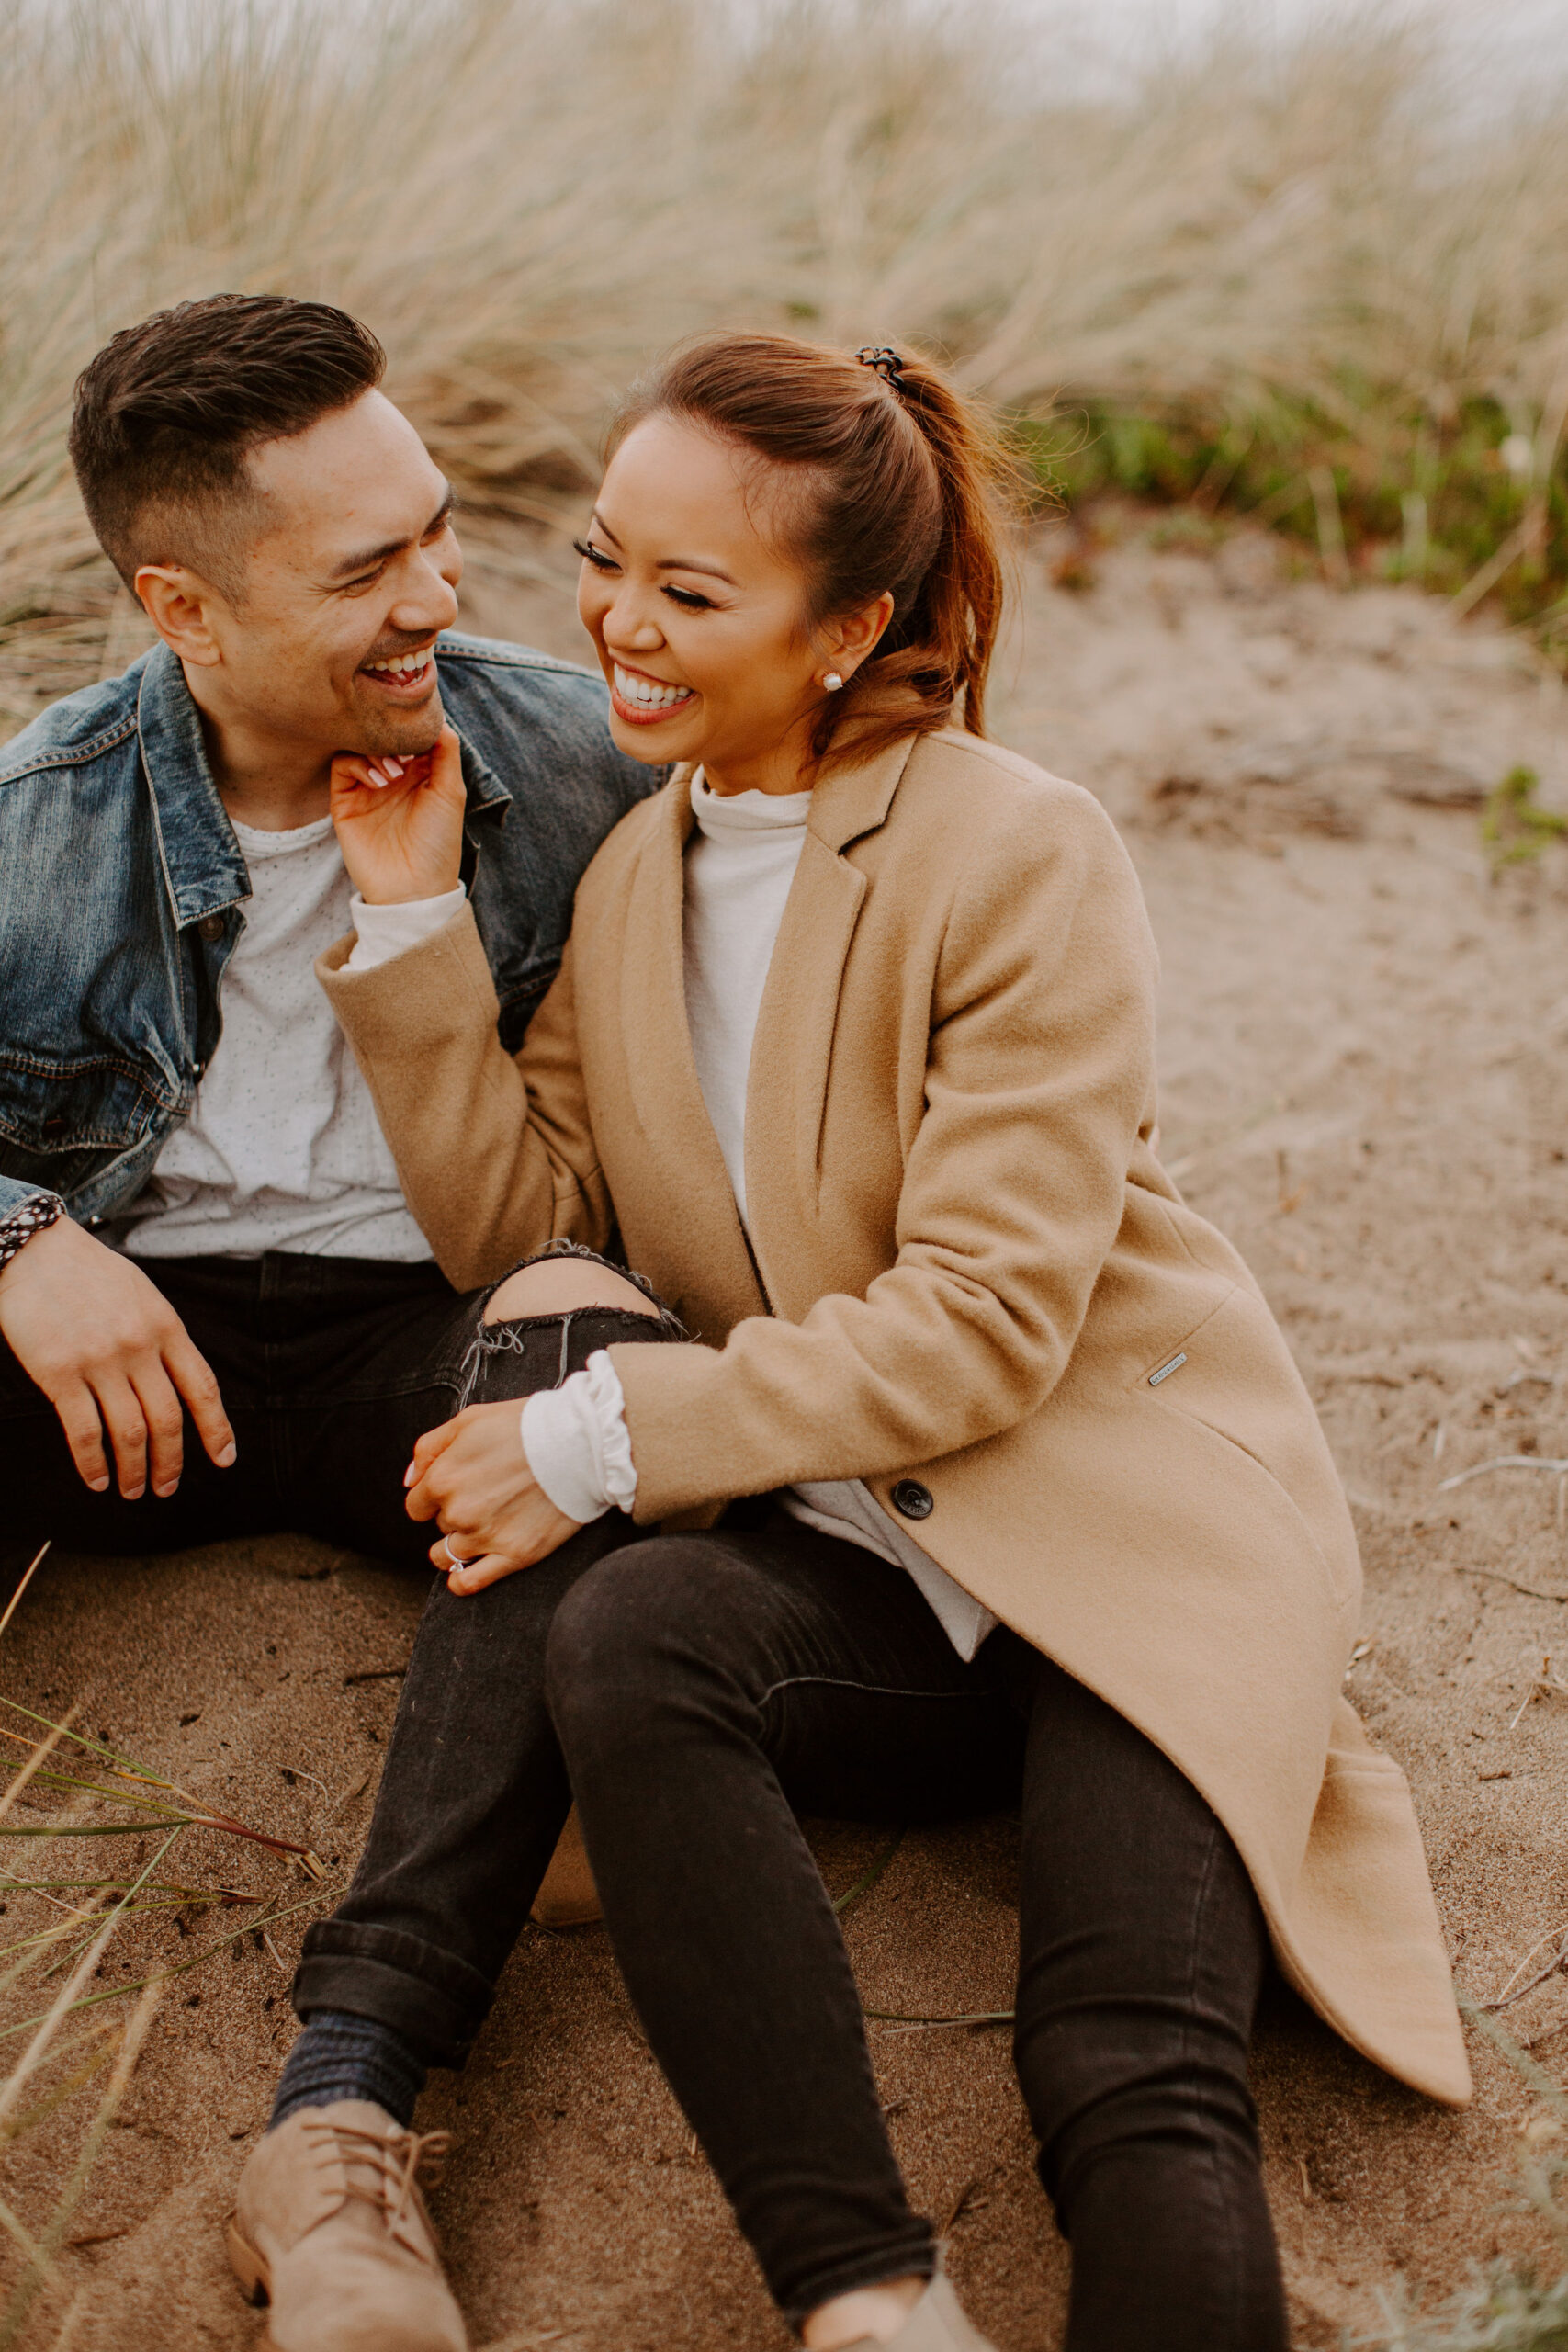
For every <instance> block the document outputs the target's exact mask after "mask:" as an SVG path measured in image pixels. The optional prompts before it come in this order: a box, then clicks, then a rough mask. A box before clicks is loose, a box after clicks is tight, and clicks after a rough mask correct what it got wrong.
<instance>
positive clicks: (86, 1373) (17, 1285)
mask: <svg viewBox="0 0 1568 2352" xmlns="http://www.w3.org/2000/svg"><path fill="white" fill-rule="evenodd" d="M0 1338H3V1339H5V1340H6V1342H7V1343H8V1344H9V1347H10V1350H11V1352H12V1354H13V1355H14V1356H15V1357H16V1359H17V1363H19V1364H20V1365H21V1367H22V1370H23V1371H24V1372H25V1373H26V1374H28V1378H29V1379H31V1380H34V1381H36V1382H37V1383H38V1385H39V1387H40V1388H41V1389H42V1390H43V1393H44V1395H45V1396H46V1397H48V1398H49V1401H50V1403H51V1405H52V1406H53V1407H54V1409H55V1411H56V1412H57V1413H58V1414H59V1416H60V1425H61V1427H62V1429H63V1430H64V1431H65V1441H66V1443H67V1444H68V1445H69V1446H70V1448H71V1454H72V1459H73V1461H74V1463H75V1464H76V1467H77V1469H78V1470H79V1471H80V1472H81V1474H82V1476H83V1477H84V1478H85V1480H86V1482H87V1484H88V1486H89V1487H91V1488H92V1489H93V1492H94V1493H95V1494H96V1495H102V1494H107V1491H108V1487H109V1464H108V1456H107V1453H106V1452H105V1436H106V1432H107V1440H108V1443H109V1445H110V1446H111V1447H112V1448H113V1451H114V1462H115V1467H116V1469H117V1470H118V1474H119V1491H120V1493H121V1494H122V1495H123V1496H124V1497H125V1498H126V1500H127V1501H128V1502H134V1501H135V1499H136V1498H137V1497H138V1496H139V1495H141V1494H142V1493H144V1492H145V1491H146V1487H147V1484H148V1478H149V1475H151V1478H152V1491H153V1493H154V1494H155V1495H172V1494H173V1493H174V1491H175V1487H177V1486H178V1485H179V1483H180V1472H181V1470H182V1468H183V1467H184V1462H185V1448H184V1444H183V1431H184V1422H183V1418H182V1415H181V1411H180V1399H181V1398H182V1397H183V1398H184V1399H185V1402H186V1405H187V1406H188V1407H189V1408H190V1417H191V1419H192V1420H193V1421H194V1422H195V1423H196V1426H197V1431H198V1432H199V1434H200V1437H201V1442H202V1443H203V1445H204V1446H205V1447H206V1448H207V1451H208V1453H209V1454H210V1455H211V1457H212V1459H213V1461H214V1462H215V1463H216V1464H218V1467H219V1468H220V1470H227V1469H228V1467H229V1465H230V1464H231V1462H232V1461H233V1459H234V1453H235V1447H234V1432H233V1430H231V1428H230V1426H229V1419H228V1416H227V1414H226V1413H225V1412H224V1410H223V1400H222V1398H221V1397H220V1395H219V1393H218V1383H217V1381H216V1380H214V1378H213V1376H212V1374H211V1372H210V1370H209V1367H208V1365H207V1363H206V1361H205V1359H204V1358H203V1357H201V1356H200V1355H198V1354H197V1351H196V1349H195V1348H194V1347H193V1346H192V1345H191V1342H190V1340H189V1339H188V1337H187V1336H186V1328H185V1325H184V1324H183V1323H182V1322H181V1321H180V1318H179V1317H178V1316H177V1315H176V1314H175V1310H174V1308H173V1307H172V1306H170V1305H169V1302H168V1300H167V1299H166V1298H164V1295H163V1294H162V1292H161V1291H159V1290H157V1289H156V1288H155V1287H154V1285H153V1284H152V1283H150V1282H149V1281H148V1279H147V1277H146V1275H145V1274H144V1273H143V1272H141V1268H140V1267H139V1266H134V1265H132V1264H131V1262H130V1259H129V1258H122V1257H120V1256H119V1255H118V1252H117V1251H115V1250H109V1249H107V1248H106V1247H105V1245H104V1243H103V1242H101V1241H95V1240H94V1238H93V1237H92V1235H91V1234H90V1233H84V1232H83V1230H82V1228H81V1227H80V1226H79V1225H73V1223H72V1221H71V1219H70V1218H69V1217H62V1218H60V1220H59V1221H58V1223H56V1224H54V1225H51V1226H46V1227H45V1228H44V1230H43V1231H42V1232H41V1233H35V1234H34V1236H33V1238H32V1239H31V1240H30V1241H28V1242H26V1243H24V1245H23V1247H22V1248H21V1249H20V1250H17V1254H16V1256H15V1257H14V1258H13V1259H12V1261H11V1262H10V1264H9V1265H8V1266H7V1267H6V1269H5V1271H4V1272H0Z"/></svg>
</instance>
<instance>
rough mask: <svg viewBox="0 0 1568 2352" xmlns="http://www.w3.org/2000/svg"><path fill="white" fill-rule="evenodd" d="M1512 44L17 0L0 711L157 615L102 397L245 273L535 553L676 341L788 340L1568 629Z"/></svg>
mask: <svg viewBox="0 0 1568 2352" xmlns="http://www.w3.org/2000/svg"><path fill="white" fill-rule="evenodd" d="M1542 21H1543V24H1549V23H1550V17H1545V18H1543V19H1542ZM1495 22H1496V19H1495V13H1494V12H1485V13H1484V15H1482V16H1472V15H1470V14H1469V13H1468V12H1465V11H1463V10H1462V9H1461V10H1460V11H1459V13H1458V14H1457V16H1455V17H1453V19H1452V22H1451V23H1450V25H1449V28H1448V29H1447V30H1445V29H1444V19H1443V18H1442V17H1440V16H1436V15H1433V14H1431V13H1430V11H1428V12H1427V13H1426V14H1421V13H1417V14H1416V16H1415V17H1412V16H1410V14H1409V12H1408V10H1397V11H1396V9H1395V7H1394V6H1393V5H1392V0H1391V5H1389V6H1382V7H1379V6H1371V7H1361V8H1359V9H1346V8H1339V9H1337V10H1334V11H1332V12H1331V13H1328V14H1325V16H1324V17H1322V19H1321V20H1320V21H1319V22H1317V24H1316V26H1315V28H1314V26H1312V25H1310V24H1309V26H1308V28H1307V29H1305V30H1304V31H1303V32H1302V33H1301V34H1300V35H1299V36H1298V37H1296V38H1294V39H1293V40H1290V41H1288V42H1285V43H1283V44H1280V43H1270V42H1269V41H1267V40H1263V39H1262V38H1261V37H1260V36H1259V35H1258V34H1257V33H1256V32H1255V31H1254V30H1253V29H1252V28H1251V25H1250V20H1249V18H1248V16H1247V12H1246V10H1245V8H1243V7H1240V6H1237V7H1234V8H1233V9H1232V10H1231V11H1230V12H1229V14H1228V15H1227V16H1226V17H1224V20H1223V22H1222V25H1221V28H1220V30H1219V31H1218V32H1217V33H1216V34H1215V36H1214V38H1213V41H1212V42H1210V43H1209V44H1207V45H1205V46H1200V47H1198V48H1196V49H1190V50H1188V51H1182V52H1180V53H1179V54H1177V55H1173V56H1161V55H1150V56H1147V57H1145V58H1143V59H1135V60H1134V61H1132V62H1130V63H1129V64H1128V65H1127V66H1126V67H1125V69H1124V70H1123V71H1122V74H1120V75H1119V76H1117V77H1115V78H1113V79H1110V78H1108V77H1107V75H1106V74H1104V73H1103V72H1100V73H1097V72H1096V71H1095V69H1094V59H1093V55H1092V53H1091V52H1090V51H1089V49H1088V47H1087V46H1086V39H1087V37H1086V36H1085V34H1084V32H1083V30H1082V28H1081V27H1082V12H1079V11H1074V10H1071V9H1069V8H1066V7H1065V6H1056V7H1055V9H1054V8H1053V5H1052V0H1044V5H1040V0H1036V5H1033V6H1029V5H1027V4H1026V0H1017V5H1014V0H976V5H970V6H964V5H962V0H752V5H750V6H743V5H741V0H635V5H631V0H419V5H418V6H414V5H412V0H383V5H381V6H378V7H376V8H375V9H374V11H371V10H369V9H367V8H366V7H364V6H347V7H345V8H332V7H329V6H326V5H325V4H324V0H207V5H205V6H189V5H188V0H118V5H116V6H105V5H103V0H0V33H3V35H4V38H3V40H0V90H3V92H4V101H5V106H6V119H7V120H8V121H9V122H10V123H12V124H13V125H14V126H17V127H18V129H19V128H20V127H21V126H24V125H25V126H26V134H27V135H26V136H14V137H12V138H10V139H8V140H6V141H5V142H4V143H3V144H0V725H7V724H8V725H15V724H16V723H17V722H18V721H19V720H20V719H21V718H24V717H25V716H26V715H27V714H28V712H29V711H30V710H31V709H33V708H35V707H38V705H39V703H40V702H41V701H43V700H45V699H47V698H48V697H49V696H50V695H54V694H57V693H59V692H61V691H62V690H64V689H65V688H67V687H68V686H71V685H73V684H79V683H80V682H81V681H82V680H83V679H84V678H90V677H93V676H96V675H97V674H99V673H101V672H102V671H103V670H104V669H105V668H106V667H107V668H111V669H112V668H115V667H118V666H119V663H120V662H121V661H122V660H123V658H124V655H125V652H126V650H128V647H129V646H130V645H132V644H133V643H134V642H135V641H136V640H135V633H134V632H135V625H134V622H130V624H129V626H128V625H127V623H126V620H125V616H124V614H123V611H122V613H121V615H120V616H119V617H118V619H117V616H116V611H115V604H114V597H113V589H112V581H111V578H110V575H109V573H108V571H107V566H105V564H104V563H103V562H102V560H101V559H99V558H98V557H97V556H96V552H95V550H94V548H93V546H92V543H91V541H90V539H89V537H88V536H87V534H86V531H85V526H84V523H83V520H82V516H81V514H80V510H79V508H78V506H77V503H76V502H75V499H74V497H73V493H72V492H71V489H70V486H69V481H68V476H67V473H66V469H65V462H64V447H63V426H64V420H65V416H66V413H67V405H68V400H69V391H70V386H71V382H72V380H73V376H74V374H75V372H76V370H77V369H78V368H80V367H81V366H82V364H83V363H84V362H85V359H86V358H87V357H88V356H90V354H91V353H92V352H93V350H94V349H95V348H96V346H97V345H98V344H99V343H100V342H101V341H102V340H103V339H104V338H105V336H106V335H107V334H108V333H109V332H110V331H112V330H113V329H114V328H115V327H117V326H118V325H120V324H123V323H124V322H127V321H129V320H131V319H134V318H137V317H140V316H141V315H142V314H143V313H144V312H145V311H149V310H151V309H152V308H154V307H156V306H157V305H159V304H161V303H164V302H169V301H173V300H179V299H182V298H184V297H186V296H190V295H195V294H200V293H206V292H209V291H211V290H212V289H213V288H215V287H219V286H230V287H238V288H244V289H247V290H255V289H263V288H285V289H287V290H288V291H291V292H295V293H300V294H312V295H322V296H326V297H329V298H330V299H332V300H338V301H342V302H344V303H346V304H347V305H348V306H349V307H350V308H352V309H354V310H355V311H359V312H360V313H362V314H363V315H364V316H365V317H366V318H367V319H368V320H369V321H370V322H372V323H373V324H374V326H375V327H376V328H377V330H378V332H379V334H381V335H382V336H383V338H384V339H385V341H386V343H387V345H388V347H389V351H390V353H391V355H392V376H391V389H392V390H393V391H394V392H395V393H396V394H397V396H398V397H399V398H400V400H402V401H404V402H406V404H407V405H408V407H409V409H410V411H411V413H412V414H413V415H414V416H415V417H416V419H417V420H418V422H419V424H421V426H422V427H423V430H424V432H425V433H426V435H428V437H429V439H430V442H431V446H432V447H433V448H434V451H435V452H436V455H437V456H438V458H440V459H441V461H442V462H443V463H444V464H445V465H446V467H448V469H450V471H451V472H452V474H453V477H454V479H455V480H456V481H457V483H458V485H459V488H460V489H461V491H462V492H463V494H464V497H465V499H466V500H467V502H468V507H469V535H470V538H471V539H472V540H473V541H474V542H475V552H476V555H477V556H479V558H480V560H481V561H482V562H483V563H484V564H485V565H486V566H488V568H489V569H490V570H491V571H492V572H495V573H496V574H498V575H499V576H501V577H511V578H513V579H514V580H515V579H517V578H518V577H520V576H521V577H524V578H525V577H526V576H527V572H528V568H529V564H530V560H531V559H530V556H529V553H528V550H527V548H525V547H524V546H522V545H520V543H519V542H518V539H517V536H516V534H515V532H512V533H507V532H504V531H502V530H500V529H498V528H497V527H496V526H497V525H499V524H502V523H504V522H506V521H509V520H510V521H513V522H514V521H515V520H516V519H517V518H519V517H534V516H537V515H540V514H541V513H543V514H546V515H552V514H557V513H558V511H559V503H560V498H561V495H562V493H563V492H570V491H571V490H572V489H573V488H574V487H578V486H581V482H582V481H584V480H585V479H586V478H587V476H588V473H589V470H590V469H591V467H592V451H593V447H594V445H595V442H596V438H597V435H598V431H599V428H600V425H601V423H602V421H603V418H604V413H605V410H606V407H607V404H608V402H609V401H610V400H611V399H612V398H613V396H614V394H615V390H617V388H618V387H619V386H620V385H621V384H622V383H623V382H624V381H625V379H626V375H627V373H628V372H629V371H630V369H631V368H633V367H634V366H635V365H636V363H637V361H638V360H639V359H640V358H641V357H642V356H645V355H646V354H647V353H648V352H649V350H650V349H652V348H655V347H657V346H659V345H662V344H664V343H666V342H668V341H669V340H670V339H671V337H672V336H673V335H675V334H680V333H681V332H682V331H683V330H685V329H688V328H692V327H696V326H700V325H705V324H708V323H711V322H716V321H719V322H725V323H728V324H739V323H742V322H793V323H795V324H796V325H798V326H802V327H805V328H806V329H807V330H808V331H811V332H819V333H821V334H826V335H828V336H829V337H833V338H840V339H848V340H849V341H850V342H852V343H858V342H860V341H862V340H863V339H864V338H865V337H866V336H867V335H871V336H873V337H877V336H884V335H886V334H902V335H909V336H913V337H916V338H918V339H921V340H924V341H926V342H928V343H931V344H933V345H936V346H937V347H939V348H941V349H942V350H943V351H945V352H947V353H949V354H950V355H951V356H953V358H954V360H955V361H956V363H957V364H958V366H959V368H960V369H961V371H962V373H963V374H964V377H965V378H966V379H967V380H969V381H970V382H972V383H974V384H976V385H977V386H979V387H981V388H983V389H984V390H987V392H989V393H990V394H992V395H993V396H994V397H995V398H996V399H998V401H1002V402H1003V403H1004V404H1005V405H1007V406H1008V407H1009V408H1010V409H1012V410H1013V411H1015V412H1017V413H1019V414H1021V416H1026V417H1028V418H1030V419H1032V420H1033V421H1034V430H1033V438H1034V445H1035V447H1036V449H1037V452H1038V454H1039V456H1040V459H1041V463H1042V466H1043V469H1044V470H1045V471H1046V472H1047V473H1054V474H1057V475H1060V476H1061V477H1063V478H1064V479H1065V480H1066V481H1067V483H1068V485H1069V487H1074V486H1076V487H1078V488H1081V489H1084V490H1086V491H1088V490H1092V489H1093V488H1095V487H1096V486H1098V485H1099V484H1100V483H1101V482H1103V481H1106V480H1107V479H1111V480H1112V481H1116V482H1119V483H1120V484H1121V486H1122V488H1124V489H1128V490H1132V491H1135V492H1144V493H1154V494H1159V495H1174V494H1187V493H1190V494H1192V495H1194V496H1195V497H1196V498H1197V500H1198V502H1199V504H1200V507H1201V508H1203V509H1205V510H1208V509H1212V508H1213V506H1215V505H1216V504H1218V503H1223V502H1224V501H1226V500H1229V501H1231V502H1233V503H1237V502H1239V503H1242V504H1243V505H1247V506H1252V507H1256V508H1258V509H1260V510H1262V511H1263V512H1264V513H1265V515H1266V517H1267V518H1268V519H1271V520H1272V521H1273V522H1275V523H1276V524H1278V525H1280V526H1282V527H1285V528H1288V529H1291V530H1294V531H1296V532H1298V533H1300V534H1303V535H1304V536H1305V537H1307V538H1308V540H1309V541H1311V542H1313V543H1314V544H1319V545H1321V548H1322V550H1323V554H1324V560H1325V561H1326V562H1327V563H1328V564H1329V565H1330V567H1331V568H1337V567H1338V566H1339V565H1340V564H1342V563H1343V562H1344V560H1346V559H1345V554H1344V547H1345V545H1346V543H1348V548H1349V553H1350V556H1351V558H1352V559H1354V557H1355V556H1356V554H1357V552H1358V550H1359V548H1360V547H1361V546H1362V544H1363V543H1364V544H1365V545H1366V546H1367V548H1368V549H1369V560H1374V561H1375V562H1376V563H1378V564H1381V565H1382V567H1383V568H1384V569H1389V568H1393V569H1395V570H1402V571H1404V573H1406V574H1411V573H1415V574H1418V575H1421V576H1430V577H1432V578H1434V579H1435V580H1437V581H1438V582H1439V583H1440V584H1445V585H1449V586H1450V587H1457V586H1458V585H1459V584H1460V583H1461V581H1463V580H1473V579H1474V578H1475V577H1476V576H1477V574H1478V573H1480V572H1481V571H1483V567H1484V566H1486V565H1487V564H1488V563H1490V562H1494V561H1495V562H1496V563H1497V566H1498V578H1499V581H1500V583H1501V586H1502V588H1503V589H1504V591H1505V592H1506V593H1510V594H1514V595H1516V596H1517V598H1519V599H1520V600H1521V601H1522V603H1523V604H1525V605H1529V606H1530V607H1531V608H1533V609H1544V608H1547V607H1550V605H1551V602H1552V599H1553V596H1554V595H1560V594H1561V593H1562V585H1563V584H1568V539H1565V537H1564V533H1565V520H1564V506H1563V499H1562V437H1563V424H1564V418H1565V416H1568V135H1565V131H1568V96H1565V91H1568V57H1565V56H1564V55H1562V54H1560V53H1554V49H1553V44H1552V43H1551V40H1550V39H1548V38H1543V39H1542V40H1541V42H1540V46H1539V49H1538V51H1537V53H1535V54H1533V55H1531V56H1530V57H1529V59H1528V61H1526V62H1527V64H1528V73H1527V74H1526V75H1525V77H1524V79H1523V83H1522V85H1519V84H1518V83H1516V84H1513V85H1505V84H1503V83H1501V82H1499V81H1497V78H1496V75H1495V72H1492V73H1491V79H1490V80H1489V70H1490V69H1489V63H1488V60H1489V54H1490V51H1491V50H1492V49H1493V48H1494V47H1495V36H1493V35H1489V34H1488V32H1487V29H1486V28H1487V25H1488V23H1493V24H1495ZM1557 46H1558V48H1559V49H1560V48H1561V42H1559V43H1558V44H1557ZM1516 64H1517V61H1516ZM1493 84H1495V86H1493Z"/></svg>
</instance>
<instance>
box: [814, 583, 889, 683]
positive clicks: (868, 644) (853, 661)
mask: <svg viewBox="0 0 1568 2352" xmlns="http://www.w3.org/2000/svg"><path fill="white" fill-rule="evenodd" d="M892 617H893V596H892V592H891V591H890V590H889V589H886V588H885V589H884V590H883V592H882V594H881V595H880V596H878V597H877V598H876V600H875V602H874V604H870V605H862V606H861V608H860V610H859V612H858V613H849V614H847V615H845V616H844V617H843V618H842V619H840V620H837V621H834V622H833V623H832V625H831V627H830V628H829V630H828V633H827V642H828V662H829V668H830V669H835V670H840V671H842V673H844V675H845V677H850V676H852V674H853V673H854V672H855V671H856V670H858V669H859V667H860V665H861V663H862V662H864V661H865V660H866V659H867V658H868V657H869V656H870V655H871V654H873V653H874V652H875V650H876V647H877V643H878V641H879V639H881V637H882V635H883V633H884V631H885V630H886V627H887V624H888V622H889V621H890V620H891V619H892Z"/></svg>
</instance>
